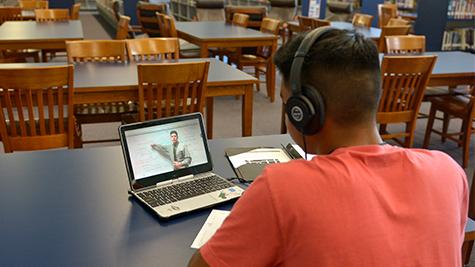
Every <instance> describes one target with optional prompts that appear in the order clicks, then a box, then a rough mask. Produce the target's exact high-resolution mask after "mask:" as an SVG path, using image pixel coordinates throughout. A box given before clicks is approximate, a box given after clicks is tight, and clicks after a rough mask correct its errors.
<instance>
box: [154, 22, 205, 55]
mask: <svg viewBox="0 0 475 267" xmlns="http://www.w3.org/2000/svg"><path fill="white" fill-rule="evenodd" d="M157 18H158V24H159V25H160V34H161V36H163V37H174V38H177V37H178V33H177V31H176V27H175V19H174V18H173V17H172V16H168V15H165V14H161V13H157ZM178 42H179V47H180V57H181V58H200V57H201V53H200V47H199V46H197V45H195V44H192V43H189V42H187V41H185V40H183V39H178Z"/></svg>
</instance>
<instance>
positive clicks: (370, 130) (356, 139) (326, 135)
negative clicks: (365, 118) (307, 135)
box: [315, 125, 383, 155]
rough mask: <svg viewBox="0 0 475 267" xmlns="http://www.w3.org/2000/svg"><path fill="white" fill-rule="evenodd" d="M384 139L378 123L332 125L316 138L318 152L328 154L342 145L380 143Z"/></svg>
mask: <svg viewBox="0 0 475 267" xmlns="http://www.w3.org/2000/svg"><path fill="white" fill-rule="evenodd" d="M382 143H383V140H382V139H381V136H380V135H379V133H378V129H377V128H376V125H361V126H355V127H332V128H331V129H327V130H326V131H324V132H322V133H321V135H320V136H319V137H318V140H316V142H315V144H316V146H317V151H318V154H320V155H327V154H330V153H332V152H333V151H335V150H336V149H338V148H341V147H351V146H364V145H379V144H382Z"/></svg>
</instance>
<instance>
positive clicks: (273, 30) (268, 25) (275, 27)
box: [256, 18, 280, 58]
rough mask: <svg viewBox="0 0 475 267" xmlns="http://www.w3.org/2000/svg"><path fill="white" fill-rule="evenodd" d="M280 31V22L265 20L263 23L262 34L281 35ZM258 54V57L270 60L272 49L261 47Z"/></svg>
mask: <svg viewBox="0 0 475 267" xmlns="http://www.w3.org/2000/svg"><path fill="white" fill-rule="evenodd" d="M279 31H280V20H277V19H271V18H264V19H263V20H262V23H261V32H264V33H270V34H274V35H279ZM256 54H257V55H258V56H261V57H264V58H268V57H270V56H271V55H270V47H268V46H259V47H258V48H257V51H256Z"/></svg>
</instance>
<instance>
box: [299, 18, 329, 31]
mask: <svg viewBox="0 0 475 267" xmlns="http://www.w3.org/2000/svg"><path fill="white" fill-rule="evenodd" d="M298 20H299V26H300V29H301V31H303V32H304V31H310V30H313V29H316V28H319V27H323V26H330V21H328V20H323V19H316V18H309V17H304V16H298Z"/></svg>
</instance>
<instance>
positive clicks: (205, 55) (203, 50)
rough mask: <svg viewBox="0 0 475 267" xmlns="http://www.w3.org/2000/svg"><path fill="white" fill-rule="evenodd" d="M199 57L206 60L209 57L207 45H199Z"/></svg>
mask: <svg viewBox="0 0 475 267" xmlns="http://www.w3.org/2000/svg"><path fill="white" fill-rule="evenodd" d="M200 57H201V58H208V57H209V51H208V44H206V43H202V44H201V49H200Z"/></svg>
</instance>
